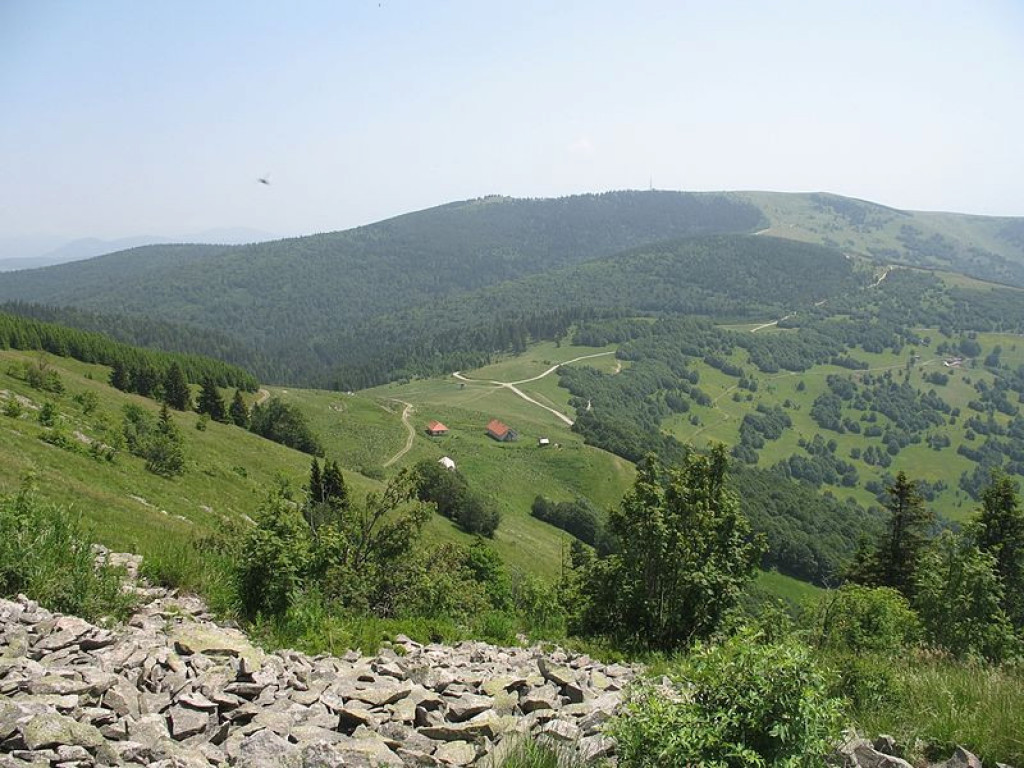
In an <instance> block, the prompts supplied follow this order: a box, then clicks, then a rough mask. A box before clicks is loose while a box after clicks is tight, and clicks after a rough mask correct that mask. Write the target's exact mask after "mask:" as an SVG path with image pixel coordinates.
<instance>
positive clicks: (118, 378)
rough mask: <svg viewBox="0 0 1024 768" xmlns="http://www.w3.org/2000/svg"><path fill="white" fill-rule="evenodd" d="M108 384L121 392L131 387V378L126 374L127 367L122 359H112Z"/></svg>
mask: <svg viewBox="0 0 1024 768" xmlns="http://www.w3.org/2000/svg"><path fill="white" fill-rule="evenodd" d="M110 386H112V387H113V388H114V389H119V390H121V391H122V392H127V391H128V388H129V387H131V378H130V376H129V375H128V367H127V366H126V365H125V364H124V360H120V359H118V360H115V361H114V365H113V367H112V368H111V371H110Z"/></svg>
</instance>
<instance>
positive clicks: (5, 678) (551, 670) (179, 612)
mask: <svg viewBox="0 0 1024 768" xmlns="http://www.w3.org/2000/svg"><path fill="white" fill-rule="evenodd" d="M117 557H121V558H122V560H121V562H122V564H125V565H128V566H129V570H134V568H135V567H136V566H137V561H135V560H133V559H131V558H130V557H128V556H117ZM125 558H127V559H125ZM138 591H139V592H140V593H141V594H142V595H144V596H146V597H147V598H148V599H149V602H148V603H146V604H145V605H144V606H143V607H142V608H141V609H140V610H139V611H138V612H137V613H136V614H135V615H134V616H133V617H132V619H131V620H130V621H129V623H128V625H127V626H124V627H120V628H118V629H116V630H109V629H103V628H100V627H97V626H94V625H92V624H90V623H88V622H86V621H83V620H82V619H79V618H75V617H72V616H63V615H60V614H52V613H50V612H49V611H46V610H44V609H42V608H40V607H39V606H38V605H37V604H36V603H34V602H33V601H31V600H28V599H27V598H19V599H18V600H17V601H13V602H12V601H7V600H0V766H3V767H4V768H6V767H7V766H12V767H13V766H21V767H23V766H26V765H57V766H64V767H66V768H72V767H75V766H92V765H154V766H195V767H196V768H199V767H201V766H203V767H205V766H219V765H235V766H250V767H251V768H257V767H260V768H262V767H263V766H267V767H269V766H275V767H276V766H295V767H296V768H297V767H298V766H303V768H314V767H315V768H331V767H332V766H367V767H369V766H373V767H376V766H449V765H484V766H486V765H498V764H499V763H500V758H501V755H502V753H503V751H505V750H507V749H508V748H509V745H510V744H512V743H513V742H514V740H515V737H518V736H525V735H531V736H542V735H543V736H545V737H547V738H550V739H553V740H555V741H557V742H564V743H565V744H566V745H567V748H568V749H572V750H574V751H576V752H577V753H579V754H580V756H581V757H583V758H589V757H596V756H601V755H606V754H609V753H610V752H611V750H612V749H613V746H614V745H613V743H612V742H611V741H610V740H609V739H608V738H606V737H604V736H603V735H602V734H601V731H600V728H601V725H602V724H603V723H604V722H605V721H606V720H607V719H608V718H609V717H610V716H611V714H612V713H613V712H614V711H615V710H616V708H617V707H618V705H619V704H620V702H621V697H622V690H623V688H624V686H625V685H626V683H627V682H628V681H629V680H630V678H631V677H632V676H633V675H634V672H635V670H634V669H632V668H629V667H625V666H620V665H605V664H600V663H597V662H595V661H594V660H592V659H590V658H588V657H586V656H579V655H571V654H566V653H564V652H561V651H553V652H544V651H542V650H540V649H539V648H499V647H495V646H491V645H487V644H485V643H462V644H459V645H456V646H454V647H451V646H442V645H421V644H419V643H416V642H413V641H412V640H409V639H407V638H399V639H398V640H397V641H396V643H395V644H394V646H393V647H392V648H390V649H386V650H383V651H381V652H380V653H379V654H378V655H376V656H372V657H367V656H361V655H360V654H358V653H355V652H351V653H348V654H346V655H345V656H343V657H341V658H335V657H326V656H316V657H311V656H307V655H305V654H301V653H297V652H294V651H279V652H276V653H273V654H267V653H263V652H262V651H260V650H259V649H258V648H255V647H254V646H253V645H252V644H250V643H249V641H248V640H247V639H246V637H245V635H244V634H243V633H241V632H240V631H238V630H235V629H232V628H229V627H223V626H219V625H217V624H216V623H215V622H214V621H213V620H212V617H211V616H210V615H209V614H208V612H207V610H206V607H205V606H204V605H203V603H202V602H201V601H200V600H198V599H196V598H192V597H180V596H174V595H172V594H169V593H167V592H165V591H163V590H153V589H139V590H138Z"/></svg>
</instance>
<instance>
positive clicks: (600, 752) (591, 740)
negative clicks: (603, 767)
mask: <svg viewBox="0 0 1024 768" xmlns="http://www.w3.org/2000/svg"><path fill="white" fill-rule="evenodd" d="M579 750H580V759H581V760H582V761H583V762H584V763H589V762H590V761H593V760H599V759H601V758H603V757H609V756H611V755H612V754H613V753H614V752H615V740H614V739H609V738H608V737H607V736H602V735H601V734H596V735H594V736H585V737H584V738H583V739H581V740H580V746H579Z"/></svg>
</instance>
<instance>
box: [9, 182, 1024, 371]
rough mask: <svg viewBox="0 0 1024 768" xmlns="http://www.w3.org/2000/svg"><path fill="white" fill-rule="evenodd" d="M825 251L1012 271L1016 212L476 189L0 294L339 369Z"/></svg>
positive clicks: (712, 292)
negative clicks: (197, 333)
mask: <svg viewBox="0 0 1024 768" xmlns="http://www.w3.org/2000/svg"><path fill="white" fill-rule="evenodd" d="M754 233H756V234H757V236H758V237H757V238H755V239H754V242H748V239H749V238H750V235H751V234H754ZM716 237H717V238H719V239H718V240H714V238H716ZM692 238H703V239H704V241H703V243H701V244H696V245H687V244H686V243H685V242H684V241H686V240H688V239H692ZM736 238H740V239H739V240H737V239H736ZM207 239H212V238H207ZM759 243H760V245H759ZM787 243H788V244H789V245H787ZM716 253H720V254H722V256H721V258H720V259H719V258H717V257H716V256H715V254H716ZM844 256H845V257H847V258H848V259H852V260H854V261H856V262H858V263H866V264H880V265H888V264H906V265H913V266H918V267H925V268H934V269H944V270H950V271H955V272H961V273H964V274H967V275H971V276H974V277H978V278H982V279H985V280H990V281H998V282H1003V283H1008V284H1012V285H1018V286H1024V219H1019V218H995V217H980V216H965V215H960V214H946V213H915V212H908V211H900V210H896V209H893V208H888V207H885V206H881V205H876V204H874V203H870V202H865V201H861V200H854V199H850V198H844V197H839V196H836V195H828V194H783V193H772V192H730V193H687V192H669V191H654V190H652V191H642V192H611V193H605V194H598V195H577V196H572V197H565V198H558V199H526V200H523V199H513V198H506V197H498V196H492V197H486V198H480V199H476V200H467V201H462V202H456V203H450V204H448V205H442V206H438V207H436V208H430V209H427V210H424V211H419V212H416V213H410V214H406V215H403V216H398V217H395V218H392V219H388V220H385V221H381V222H378V223H375V224H371V225H367V226H364V227H358V228H355V229H351V230H347V231H343V232H333V233H327V234H318V235H310V236H307V237H297V238H289V239H285V240H277V241H273V242H262V243H255V244H251V245H222V244H214V243H207V244H202V245H184V244H160V245H146V246H141V247H136V248H132V249H129V250H122V251H118V252H115V253H109V254H106V255H103V256H99V257H96V258H92V259H88V260H80V261H76V262H74V263H67V264H61V265H59V266H53V267H48V268H45V269H36V270H31V271H25V272H17V273H11V274H5V275H2V276H0V301H18V302H33V303H38V304H47V305H53V306H73V307H76V308H79V309H84V310H88V311H89V312H92V313H99V314H101V315H104V316H106V317H109V318H113V316H116V315H129V316H133V317H145V318H149V319H151V320H154V321H160V322H162V323H172V324H182V325H185V326H188V327H191V328H200V329H205V330H208V331H212V332H215V333H216V334H219V335H220V338H222V339H224V338H230V339H232V340H233V341H234V342H235V343H236V344H238V345H242V346H247V347H248V348H249V349H250V350H251V351H252V353H253V354H247V355H245V359H244V360H243V359H239V358H238V357H236V358H235V359H234V361H236V362H243V363H244V362H249V361H250V360H252V359H257V358H258V359H261V360H263V361H265V364H263V365H261V366H260V369H259V370H258V373H259V374H260V375H261V376H263V377H264V378H265V379H268V380H271V381H279V382H286V383H292V384H296V383H306V384H315V385H318V386H346V387H349V386H365V385H368V384H371V383H376V382H379V381H382V380H387V378H388V377H389V376H394V375H396V374H397V373H399V372H403V371H404V372H407V373H416V372H418V371H427V370H435V369H436V367H437V366H438V365H440V364H441V362H440V361H444V364H445V365H447V364H452V365H455V364H470V363H474V362H475V363H479V362H480V355H484V356H485V355H486V354H489V353H491V352H493V351H496V350H498V349H503V348H507V347H508V346H509V345H512V346H516V345H518V344H520V343H521V340H522V339H523V338H524V337H525V336H535V335H536V334H537V333H547V334H554V333H556V332H557V330H558V329H559V328H562V327H565V326H566V325H567V324H570V323H572V322H573V321H574V320H575V319H576V318H578V317H581V316H584V315H586V314H587V313H593V312H602V313H608V312H620V313H626V314H628V313H629V312H631V311H632V312H638V311H644V312H652V311H670V310H671V311H683V310H685V311H689V312H699V313H705V314H708V313H710V314H716V313H717V314H721V315H723V316H729V317H742V316H751V317H753V316H754V313H756V312H758V311H763V310H764V309H765V308H766V307H773V308H777V307H778V306H780V302H781V301H782V299H783V298H784V297H785V296H786V295H788V294H787V293H786V292H785V291H782V292H779V291H777V290H775V291H768V290H763V291H761V292H759V291H758V288H757V286H758V285H759V281H760V280H762V279H765V280H771V281H772V283H771V284H772V285H774V286H777V287H778V286H783V285H784V281H783V282H780V281H779V277H778V273H779V271H780V270H783V271H785V270H789V271H790V272H788V273H786V274H790V273H791V279H792V280H794V281H800V290H799V291H798V292H795V294H794V295H796V294H799V296H801V297H807V298H809V297H812V296H813V297H819V298H824V297H825V296H827V295H835V293H834V291H837V290H840V288H839V286H841V285H845V282H844V281H848V280H849V279H852V278H849V277H846V276H843V275H841V274H840V273H839V272H838V271H837V268H836V266H835V265H836V264H837V263H838V262H841V261H843V257H844ZM837 259H838V262H837ZM814 263H819V264H821V266H822V269H814V268H813V267H809V265H812V264H814ZM616 265H618V266H616ZM826 265H828V266H827V268H826ZM698 273H699V274H698ZM633 276H635V279H634V277H633ZM826 279H827V280H828V281H831V282H829V283H828V285H827V286H826V285H825V283H824V282H822V281H826ZM737 280H739V281H740V282H736V281H737ZM819 283H820V285H819ZM773 292H774V294H775V295H771V294H772V293H773ZM659 308H660V309H659ZM456 318H458V319H457V321H456ZM51 319H55V320H59V318H56V317H51ZM68 322H73V321H72V320H70V319H69V320H68ZM109 322H110V323H112V324H116V318H115V319H110V320H109ZM188 333H189V332H188V331H187V330H183V331H182V334H183V335H187V334H188ZM189 351H202V350H194V349H190V350H189ZM431 361H432V362H431ZM460 361H461V362H460ZM355 369H358V373H355V374H354V373H353V370H355ZM338 371H347V373H345V374H344V375H342V374H339V373H338Z"/></svg>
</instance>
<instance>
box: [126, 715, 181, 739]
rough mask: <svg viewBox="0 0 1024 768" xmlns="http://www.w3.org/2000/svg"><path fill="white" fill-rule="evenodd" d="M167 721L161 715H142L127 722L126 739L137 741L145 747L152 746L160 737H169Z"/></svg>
mask: <svg viewBox="0 0 1024 768" xmlns="http://www.w3.org/2000/svg"><path fill="white" fill-rule="evenodd" d="M170 735H171V734H170V732H169V731H168V730H167V721H166V720H164V718H163V717H162V716H161V715H156V714H150V715H143V716H142V717H140V718H139V719H138V720H130V721H129V722H128V739H129V740H130V741H137V742H139V743H140V744H144V745H145V746H147V747H153V746H154V745H155V744H156V743H157V742H158V741H160V740H161V739H166V738H168V737H170Z"/></svg>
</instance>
